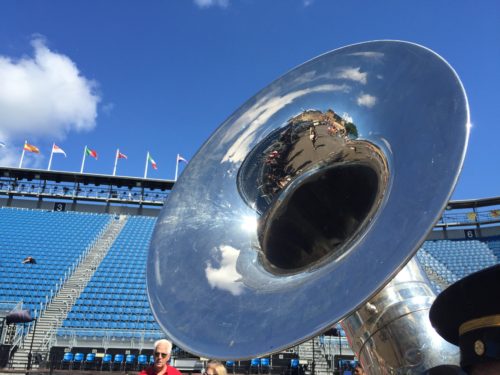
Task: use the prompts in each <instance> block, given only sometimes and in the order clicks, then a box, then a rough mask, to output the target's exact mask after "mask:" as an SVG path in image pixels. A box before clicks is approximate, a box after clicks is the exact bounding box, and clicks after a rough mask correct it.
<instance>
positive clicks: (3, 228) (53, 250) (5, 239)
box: [0, 207, 111, 312]
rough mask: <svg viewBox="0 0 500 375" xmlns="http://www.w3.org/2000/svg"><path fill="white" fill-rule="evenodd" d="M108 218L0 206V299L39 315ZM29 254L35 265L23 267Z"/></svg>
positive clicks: (98, 215)
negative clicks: (36, 311) (0, 260)
mask: <svg viewBox="0 0 500 375" xmlns="http://www.w3.org/2000/svg"><path fill="white" fill-rule="evenodd" d="M110 219H111V216H110V215H101V214H87V213H77V212H64V213H61V212H52V211H42V210H27V209H14V208H6V207H2V208H0V252H1V254H2V266H1V267H2V272H0V300H1V301H15V302H18V301H20V300H22V301H23V302H24V308H25V309H30V310H32V312H34V311H35V310H38V311H40V307H41V306H44V305H46V303H47V302H49V301H50V300H51V299H52V298H53V296H54V295H55V294H56V293H57V291H58V290H59V289H60V288H61V285H62V283H63V282H64V280H65V279H66V278H68V277H69V276H70V275H71V273H72V272H73V270H74V269H75V267H76V266H77V265H78V264H79V262H80V261H81V260H82V258H83V257H84V255H85V253H86V251H88V250H89V249H90V247H91V246H92V244H93V242H94V241H95V240H96V239H97V238H98V236H99V235H100V233H101V232H102V231H103V230H104V229H105V227H106V225H107V223H108V222H109V220H110ZM28 256H31V257H33V258H34V259H35V261H36V264H23V263H22V261H23V259H24V258H26V257H28Z"/></svg>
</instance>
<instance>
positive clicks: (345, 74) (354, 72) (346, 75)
mask: <svg viewBox="0 0 500 375" xmlns="http://www.w3.org/2000/svg"><path fill="white" fill-rule="evenodd" d="M367 76H368V74H367V73H366V72H365V73H363V72H361V71H360V68H359V67H357V68H350V67H347V68H342V69H339V71H337V72H336V73H335V78H341V79H348V80H351V81H356V82H359V83H362V84H363V85H365V84H366V78H367Z"/></svg>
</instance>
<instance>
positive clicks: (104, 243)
mask: <svg viewBox="0 0 500 375" xmlns="http://www.w3.org/2000/svg"><path fill="white" fill-rule="evenodd" d="M126 222H127V216H126V215H120V216H117V218H116V220H111V221H110V223H109V225H108V226H107V228H106V230H105V231H104V232H103V234H102V235H101V237H100V238H99V239H98V240H97V242H96V244H95V246H94V248H93V249H92V250H91V251H90V252H89V253H88V255H87V256H86V258H85V259H84V260H83V261H82V262H81V263H80V265H79V267H77V268H76V269H75V271H74V273H73V275H72V276H71V277H69V278H68V280H67V281H66V283H64V284H63V285H62V288H61V289H60V291H59V293H58V294H57V295H56V296H55V297H54V299H53V300H52V302H51V303H50V304H49V305H48V306H47V308H46V309H45V311H43V313H42V314H41V316H40V317H39V318H38V322H37V325H36V330H33V329H32V330H31V331H30V333H29V334H28V335H26V337H25V339H24V341H23V343H22V345H20V347H19V348H18V350H17V351H16V352H15V354H14V356H13V358H12V359H11V367H12V368H13V369H26V367H27V364H28V354H29V352H30V346H31V342H32V340H33V347H32V349H31V353H32V357H34V353H38V354H40V355H41V357H42V358H48V355H49V350H50V347H51V346H52V345H53V341H54V340H55V337H56V331H57V329H58V328H59V327H60V326H61V325H62V322H63V320H64V319H65V318H66V316H67V315H68V312H69V311H70V310H71V308H72V306H73V305H74V303H75V301H76V299H77V298H78V297H79V296H80V293H81V292H82V291H83V290H84V289H85V286H86V285H87V284H88V282H89V280H90V279H91V278H92V276H93V274H94V273H95V271H96V269H97V267H98V266H99V264H100V263H101V261H102V259H103V258H104V257H105V256H106V254H107V253H108V251H109V249H110V248H111V246H112V245H113V243H114V242H115V240H116V238H117V237H118V235H119V234H120V232H121V230H122V229H123V227H124V226H125V224H126ZM33 334H34V337H33ZM36 367H37V365H35V364H33V360H32V368H36Z"/></svg>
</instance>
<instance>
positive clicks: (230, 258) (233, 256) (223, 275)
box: [205, 245, 244, 296]
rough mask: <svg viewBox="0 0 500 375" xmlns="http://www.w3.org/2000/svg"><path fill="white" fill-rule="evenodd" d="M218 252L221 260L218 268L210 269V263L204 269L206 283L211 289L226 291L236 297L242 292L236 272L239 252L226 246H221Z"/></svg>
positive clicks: (238, 275)
mask: <svg viewBox="0 0 500 375" xmlns="http://www.w3.org/2000/svg"><path fill="white" fill-rule="evenodd" d="M219 250H220V254H219V255H220V257H221V258H222V259H221V261H220V265H219V267H218V268H215V267H212V264H210V263H209V264H207V266H206V267H205V275H206V277H207V280H208V283H209V284H210V286H211V287H212V288H218V289H222V290H226V291H228V292H229V293H231V294H232V295H234V296H238V295H240V294H241V293H243V290H244V286H243V284H242V281H241V275H240V274H239V273H238V271H237V270H236V262H237V260H238V256H239V255H240V251H239V250H236V249H235V248H234V247H231V246H227V245H223V246H221V247H220V248H219Z"/></svg>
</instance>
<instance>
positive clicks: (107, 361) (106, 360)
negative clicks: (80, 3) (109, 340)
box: [101, 353, 113, 371]
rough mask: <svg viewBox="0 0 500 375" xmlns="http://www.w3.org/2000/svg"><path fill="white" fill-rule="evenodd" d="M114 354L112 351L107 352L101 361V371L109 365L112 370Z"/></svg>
mask: <svg viewBox="0 0 500 375" xmlns="http://www.w3.org/2000/svg"><path fill="white" fill-rule="evenodd" d="M112 358H113V356H112V355H111V354H110V353H105V354H104V357H102V362H101V371H102V370H103V369H104V368H105V367H106V366H107V367H108V369H109V370H111V360H112Z"/></svg>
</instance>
